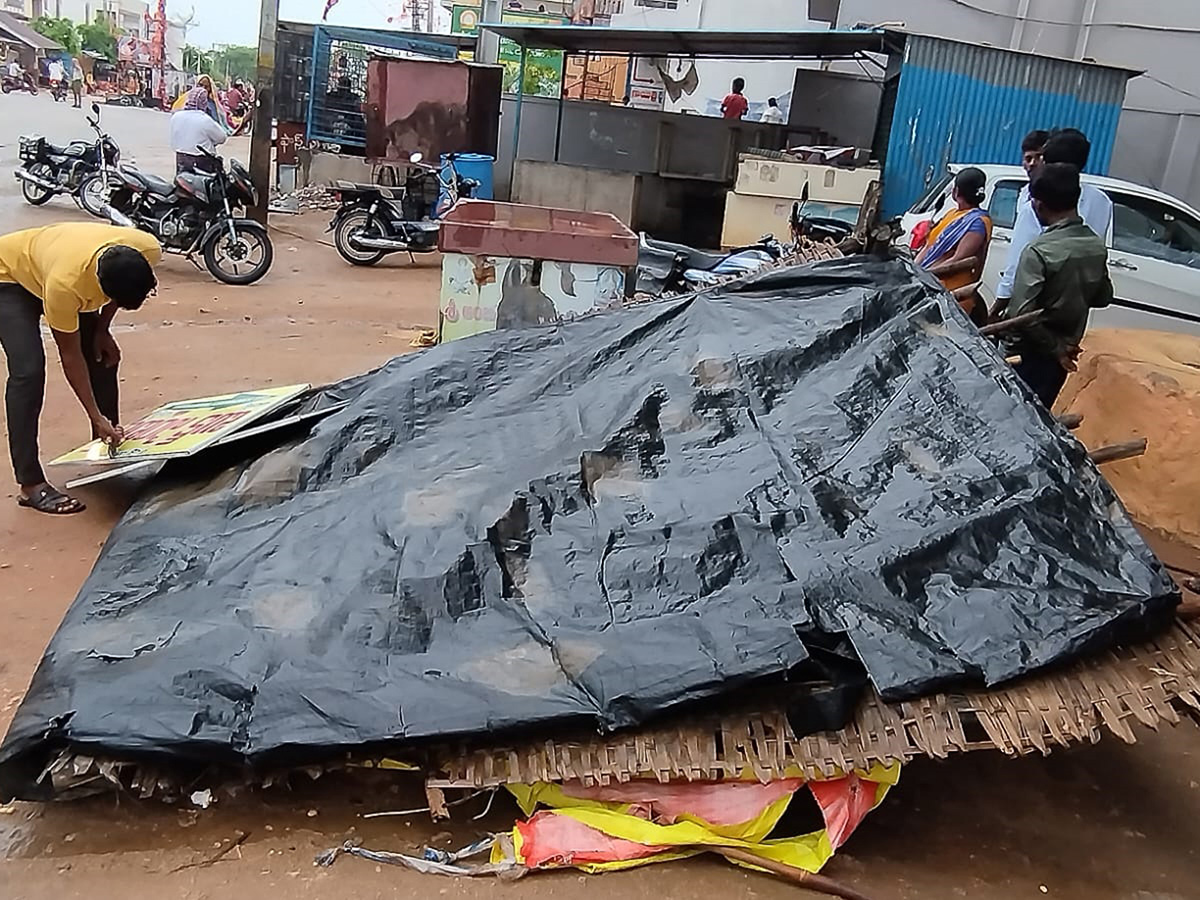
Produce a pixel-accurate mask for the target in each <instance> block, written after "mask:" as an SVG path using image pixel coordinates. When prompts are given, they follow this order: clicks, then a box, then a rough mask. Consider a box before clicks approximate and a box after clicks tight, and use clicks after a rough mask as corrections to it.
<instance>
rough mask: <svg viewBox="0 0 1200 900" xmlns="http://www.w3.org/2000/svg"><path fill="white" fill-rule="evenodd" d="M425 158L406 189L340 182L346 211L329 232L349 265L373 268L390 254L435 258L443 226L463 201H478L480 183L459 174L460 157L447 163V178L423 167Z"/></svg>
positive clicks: (414, 162)
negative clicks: (430, 256) (477, 194)
mask: <svg viewBox="0 0 1200 900" xmlns="http://www.w3.org/2000/svg"><path fill="white" fill-rule="evenodd" d="M422 159H423V157H422V156H421V154H420V153H414V154H413V155H412V156H410V157H409V163H410V164H411V168H410V172H409V175H408V177H407V178H406V179H405V182H404V186H403V187H388V186H385V185H381V184H356V183H354V182H351V181H337V182H334V190H335V191H336V193H337V195H338V199H339V201H340V203H341V205H340V206H339V207H338V210H337V212H336V213H334V216H333V220H332V221H331V222H330V223H329V227H328V228H327V229H326V231H332V232H333V243H334V246H335V247H337V251H338V253H340V254H341V256H342V259H344V260H346V262H348V263H351V264H352V265H356V266H373V265H375V264H376V263H377V262H379V261H380V260H381V259H383V258H384V257H385V256H387V255H388V254H389V253H407V254H408V255H409V258H410V259H411V258H412V255H413V254H414V253H432V252H433V251H435V250H437V247H438V232H439V231H440V230H441V225H440V223H439V222H438V220H439V219H440V218H441V217H442V216H443V215H445V214H446V213H447V212H449V211H450V209H451V208H452V207H453V206H454V204H455V203H457V202H458V201H459V198H461V197H468V198H469V197H473V196H475V191H476V190H477V189H478V187H479V182H478V181H476V180H475V179H473V178H464V177H463V176H461V175H459V174H458V169H457V168H455V165H454V159H455V157H454V154H451V155H450V156H448V157H447V166H446V168H447V170H448V171H447V172H446V173H443V172H442V170H441V169H439V168H438V167H437V166H435V165H431V164H429V163H425V162H422Z"/></svg>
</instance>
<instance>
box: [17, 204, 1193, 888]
mask: <svg viewBox="0 0 1200 900" xmlns="http://www.w3.org/2000/svg"><path fill="white" fill-rule="evenodd" d="M324 221H325V219H324V217H323V216H318V215H314V216H305V217H302V218H283V217H280V219H279V221H278V224H279V225H280V226H281V229H283V230H281V231H278V232H277V233H276V246H277V261H276V265H275V268H274V270H273V271H272V273H271V274H270V276H269V277H268V278H267V280H266V281H264V282H263V283H261V284H260V285H257V286H254V287H250V288H240V289H229V288H220V287H219V286H217V285H216V284H214V283H213V282H212V281H211V280H210V279H209V278H208V277H207V275H206V274H204V273H202V272H199V271H196V270H194V269H192V268H191V267H190V266H189V264H188V263H186V262H184V261H181V260H178V259H170V260H168V262H167V263H166V264H165V265H164V271H163V273H162V281H163V286H162V289H161V290H160V292H159V295H158V296H157V297H155V298H153V299H152V301H151V302H150V303H148V304H147V306H146V308H145V310H144V311H143V312H141V313H140V314H137V315H135V316H130V317H125V316H122V317H121V318H120V319H119V320H118V322H119V323H120V333H119V335H118V339H119V340H120V341H121V344H122V347H123V350H124V352H125V362H124V363H123V366H122V382H123V390H124V399H123V412H124V414H125V416H126V418H127V419H132V418H133V417H135V416H136V415H138V414H139V413H142V412H144V411H146V410H149V409H150V408H152V407H154V406H155V405H157V404H158V403H159V402H161V401H163V400H166V399H175V398H183V397H193V396H200V395H204V394H212V393H220V392H224V391H229V390H234V389H238V388H251V387H257V386H261V385H264V384H272V383H273V384H287V383H294V382H302V381H307V382H314V383H316V382H321V381H325V380H332V379H336V378H339V377H341V376H345V375H350V374H353V373H358V372H361V371H364V370H366V369H369V368H371V367H373V366H375V365H377V364H379V363H381V362H383V361H384V360H386V359H388V358H390V357H391V356H393V355H395V354H397V353H403V352H407V351H409V350H410V341H411V339H412V337H413V336H414V334H415V331H416V330H417V329H419V328H422V327H431V326H432V325H433V324H434V323H435V321H436V297H437V284H438V269H437V261H436V260H433V259H430V260H428V261H425V262H423V263H422V264H421V265H420V266H418V267H417V268H415V269H414V268H411V267H410V266H408V264H407V262H406V261H404V262H398V263H396V264H389V265H385V266H383V267H380V268H377V269H372V270H356V269H351V268H350V267H347V266H346V265H344V264H343V263H342V262H341V260H340V259H339V258H338V257H337V256H336V255H335V253H334V251H333V250H332V249H331V248H330V247H328V246H324V245H322V244H321V243H320V237H321V228H322V226H323V224H324ZM31 224H32V223H31ZM42 426H43V436H42V444H43V451H44V455H45V456H47V457H49V456H51V455H53V454H56V453H58V452H61V451H64V450H67V449H70V448H72V447H74V446H76V445H78V444H79V443H81V442H82V440H83V439H84V438H85V437H86V423H85V421H84V419H83V416H82V414H81V413H80V412H79V410H78V407H77V404H76V403H75V401H74V400H73V399H72V398H71V396H70V394H69V390H68V388H67V386H66V384H65V381H64V380H63V378H62V376H61V373H60V372H59V370H58V369H57V368H56V367H55V366H53V365H52V366H51V369H50V378H49V390H48V397H47V406H46V412H45V414H44V416H43V420H42ZM56 474H57V473H56ZM65 474H66V475H68V476H69V475H70V474H73V473H70V472H68V473H65ZM80 493H81V496H83V497H84V499H85V500H86V501H87V502H88V504H89V509H88V510H87V512H86V513H84V514H83V515H80V516H77V517H68V518H63V519H50V518H48V517H43V516H39V515H37V514H34V513H31V512H27V511H23V510H19V509H18V508H17V506H16V504H15V502H14V497H13V494H12V491H11V490H10V489H6V490H5V491H0V621H3V623H4V625H5V627H4V630H3V633H4V636H3V638H2V643H0V647H2V648H3V649H2V650H0V729H4V728H6V727H7V725H8V722H9V720H10V719H11V716H12V713H13V710H14V709H15V707H16V705H17V703H18V702H19V700H20V697H21V695H22V693H23V691H24V690H25V688H26V686H27V684H28V681H29V678H30V676H31V674H32V672H33V669H34V667H35V665H36V664H37V662H38V660H39V658H40V657H41V654H42V651H43V648H44V647H45V644H46V642H47V641H48V639H49V638H50V636H51V634H52V633H53V631H54V630H55V628H56V627H57V625H58V623H59V620H60V619H61V617H62V614H63V612H64V611H65V609H66V608H67V606H68V605H69V604H70V602H71V600H72V599H73V598H74V595H75V593H76V591H77V589H78V588H79V586H80V584H81V583H82V582H83V580H84V578H85V576H86V575H87V573H88V572H89V570H90V569H91V566H92V564H93V562H94V560H95V558H96V555H97V553H98V552H99V549H100V546H101V544H102V543H103V541H104V540H105V538H106V536H107V535H108V532H109V530H110V528H111V527H112V525H113V524H114V523H115V522H116V520H117V518H118V517H119V516H120V515H121V513H122V511H123V509H124V506H125V504H126V503H127V501H128V497H129V490H128V489H127V488H124V489H123V488H121V487H120V486H113V485H108V486H104V485H99V486H95V487H92V488H84V489H82V490H81V492H80ZM5 494H7V496H5ZM1181 552H1182V553H1183V554H1184V555H1185V556H1186V553H1187V551H1186V549H1185V550H1183V551H1181ZM482 804H483V800H482V798H480V799H476V800H473V801H471V802H470V803H469V804H466V805H464V806H463V807H461V808H460V810H461V811H460V812H459V813H458V814H457V815H456V818H455V820H454V821H453V822H452V823H451V824H450V826H449V827H446V826H443V825H432V824H431V823H429V821H428V819H427V817H423V816H420V815H414V816H410V817H398V818H387V819H372V820H364V819H361V818H360V814H361V813H363V812H368V811H376V810H380V809H404V808H412V807H417V806H421V805H423V795H422V794H421V792H420V791H419V788H418V787H417V786H416V785H415V784H414V783H413V780H412V779H411V777H409V778H406V777H404V776H400V775H397V776H396V777H395V778H394V779H390V778H389V779H383V780H374V781H366V780H351V779H348V778H340V777H331V778H326V779H322V780H321V781H318V782H316V783H310V782H306V781H303V780H302V781H301V782H298V783H297V784H296V785H294V786H293V787H292V788H291V789H284V788H275V789H272V790H268V791H256V792H250V793H244V794H241V795H239V796H237V797H233V798H230V797H224V796H223V797H221V800H220V802H219V803H218V804H217V805H216V806H214V807H213V808H210V809H208V810H204V811H199V810H179V809H176V808H173V807H168V806H165V805H164V804H162V803H160V802H158V801H145V802H138V801H135V800H130V799H128V798H120V799H119V800H118V799H114V798H112V797H107V798H97V799H93V800H90V801H83V802H79V803H72V804H52V805H47V806H40V805H36V804H25V803H17V804H13V805H12V806H9V807H0V857H2V861H0V898H14V900H15V898H28V900H40V898H53V900H67V898H74V897H87V898H91V900H108V898H114V900H116V898H120V900H128V898H142V897H145V898H151V897H154V898H161V897H178V898H196V900H199V898H219V897H233V896H254V897H274V896H280V895H283V894H284V893H285V892H286V893H287V894H289V895H292V896H296V897H311V898H330V900H334V898H336V900H367V898H375V897H388V898H395V897H412V898H425V897H430V896H446V897H470V898H475V897H479V898H484V897H499V896H503V897H511V898H517V897H520V898H529V900H538V898H546V897H562V896H566V895H569V894H577V893H578V892H579V891H581V890H592V891H598V892H603V895H604V896H611V897H613V898H619V900H640V898H655V900H659V898H676V897H678V898H684V897H696V896H700V895H710V896H736V897H747V898H756V897H761V898H768V900H770V898H776V897H778V898H783V897H788V896H795V895H797V890H796V889H795V888H793V887H790V886H787V885H783V884H780V883H776V882H774V881H772V880H770V879H769V878H766V877H764V876H759V875H756V874H750V873H746V872H742V871H739V870H735V869H733V868H731V867H729V866H727V865H725V864H724V863H721V862H719V861H713V860H708V859H697V860H692V861H687V862H681V863H672V864H667V865H662V866H655V867H651V868H648V869H643V870H639V871H634V872H629V873H622V874H614V875H606V876H599V877H586V878H585V877H581V876H579V875H578V874H576V873H571V872H567V873H558V874H542V875H537V876H531V877H529V878H526V879H524V880H522V881H521V882H519V883H517V884H502V883H499V882H494V881H481V882H470V883H466V882H459V881H451V880H443V879H439V878H437V877H435V876H422V875H416V874H413V873H410V872H407V871H405V870H401V869H393V868H386V867H385V868H380V867H377V866H375V865H374V864H371V863H367V862H364V861H362V860H358V859H352V858H343V859H341V860H339V861H338V862H337V864H336V865H335V866H333V867H332V868H329V869H318V868H315V867H314V866H313V863H312V860H313V857H314V855H315V854H316V853H317V852H319V851H321V850H324V849H326V848H328V847H331V846H334V845H337V844H339V843H341V842H342V841H343V840H345V839H346V838H347V837H359V838H362V839H363V840H364V842H365V844H366V845H367V846H370V847H373V848H379V849H393V850H406V849H407V850H412V849H415V848H416V847H417V846H419V845H420V844H421V843H423V842H426V841H430V840H431V839H434V838H435V837H436V838H437V843H438V844H439V845H440V846H451V845H453V846H458V845H461V844H465V843H467V842H468V841H469V840H470V839H473V838H475V837H477V836H479V835H480V834H481V833H483V832H485V831H489V830H503V829H507V828H509V827H511V824H512V822H513V820H514V818H515V815H516V810H515V807H513V806H512V805H511V804H509V803H507V802H506V801H504V800H498V801H497V802H496V803H495V804H494V805H493V807H492V809H491V812H490V813H489V814H488V815H487V816H486V817H485V818H483V819H481V820H479V821H476V820H473V819H472V818H471V816H472V815H474V814H476V813H477V812H479V811H480V809H481V808H482ZM445 832H450V834H449V835H448V836H447V835H446V834H445ZM243 834H244V835H245V838H244V840H242V839H241V837H240V836H241V835H243ZM239 840H241V843H240V844H238V845H237V846H236V847H232V849H230V847H231V845H232V844H235V843H238V842H239ZM223 850H227V851H228V852H226V853H225V854H224V855H223V856H222V857H221V859H220V860H219V861H215V862H213V860H214V858H215V857H217V856H218V855H219V854H221V853H222V851H223ZM1198 853H1200V731H1197V730H1196V729H1195V728H1194V727H1192V726H1190V725H1187V726H1183V727H1180V728H1179V729H1175V730H1167V731H1165V732H1163V733H1161V734H1152V733H1146V734H1144V735H1143V736H1142V739H1141V741H1140V742H1139V743H1138V744H1137V745H1135V746H1125V745H1123V744H1121V743H1120V742H1119V741H1117V740H1116V739H1114V738H1111V737H1109V738H1106V740H1104V741H1103V742H1102V743H1100V744H1099V745H1097V746H1095V747H1087V748H1081V749H1078V750H1074V751H1071V752H1063V753H1056V754H1054V755H1052V756H1051V757H1050V758H1048V759H1041V758H1036V759H1033V758H1027V759H1020V760H1009V759H1005V758H1003V757H1002V756H1000V755H999V754H994V753H979V754H971V755H969V756H964V757H959V758H954V759H951V760H948V761H946V762H942V763H933V762H928V763H915V764H913V765H911V766H910V767H908V769H907V770H906V771H905V774H904V776H903V778H902V780H901V783H900V786H899V787H898V789H897V790H895V791H894V792H893V793H892V795H891V796H890V797H889V798H888V801H887V802H886V803H885V804H884V805H883V807H881V808H880V809H879V810H878V811H877V812H876V813H874V814H873V815H872V816H871V817H869V818H868V820H867V822H866V824H865V825H864V826H863V827H862V828H861V829H860V830H859V832H858V833H857V834H856V835H855V836H854V837H853V838H852V839H851V841H850V843H849V845H848V846H847V847H846V848H845V850H844V852H842V853H840V854H839V855H838V856H837V857H835V859H834V860H833V862H832V863H831V864H830V866H829V868H828V870H827V874H829V875H831V876H832V877H834V878H837V879H840V880H843V881H845V882H846V883H849V884H851V885H853V886H855V887H857V888H858V889H859V890H860V891H863V892H864V893H866V894H867V895H868V896H870V897H873V898H879V900H901V898H905V900H907V898H953V897H970V898H978V900H1010V898H1021V897H1041V896H1050V897H1060V898H1067V900H1183V898H1195V897H1200V858H1198V857H1197V854H1198Z"/></svg>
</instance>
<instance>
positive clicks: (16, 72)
mask: <svg viewBox="0 0 1200 900" xmlns="http://www.w3.org/2000/svg"><path fill="white" fill-rule="evenodd" d="M24 74H25V70H24V69H22V68H21V61H20V60H19V59H17V58H16V57H15V56H14V57H13V58H12V59H10V60H9V61H8V77H9V78H15V79H17V81H20V80H21V76H23V75H24Z"/></svg>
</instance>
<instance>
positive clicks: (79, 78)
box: [71, 58, 83, 109]
mask: <svg viewBox="0 0 1200 900" xmlns="http://www.w3.org/2000/svg"><path fill="white" fill-rule="evenodd" d="M71 93H72V94H73V95H74V96H75V108H76V109H79V108H80V107H82V106H83V66H82V65H81V64H80V62H79V59H78V58H76V59H72V60H71Z"/></svg>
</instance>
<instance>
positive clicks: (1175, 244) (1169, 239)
mask: <svg viewBox="0 0 1200 900" xmlns="http://www.w3.org/2000/svg"><path fill="white" fill-rule="evenodd" d="M1109 196H1111V197H1112V201H1113V249H1114V250H1120V251H1121V252H1123V253H1135V254H1137V255H1138V256H1148V257H1150V258H1151V259H1161V260H1163V261H1164V262H1169V263H1175V264H1177V265H1181V266H1190V267H1191V268H1193V269H1200V222H1197V221H1196V220H1195V219H1194V218H1192V217H1191V216H1190V215H1188V214H1187V213H1185V212H1183V211H1182V210H1179V209H1176V208H1175V207H1173V206H1170V205H1168V204H1166V203H1163V202H1161V201H1159V200H1151V199H1150V198H1148V197H1137V196H1135V195H1133V194H1119V193H1115V192H1110V194H1109Z"/></svg>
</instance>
